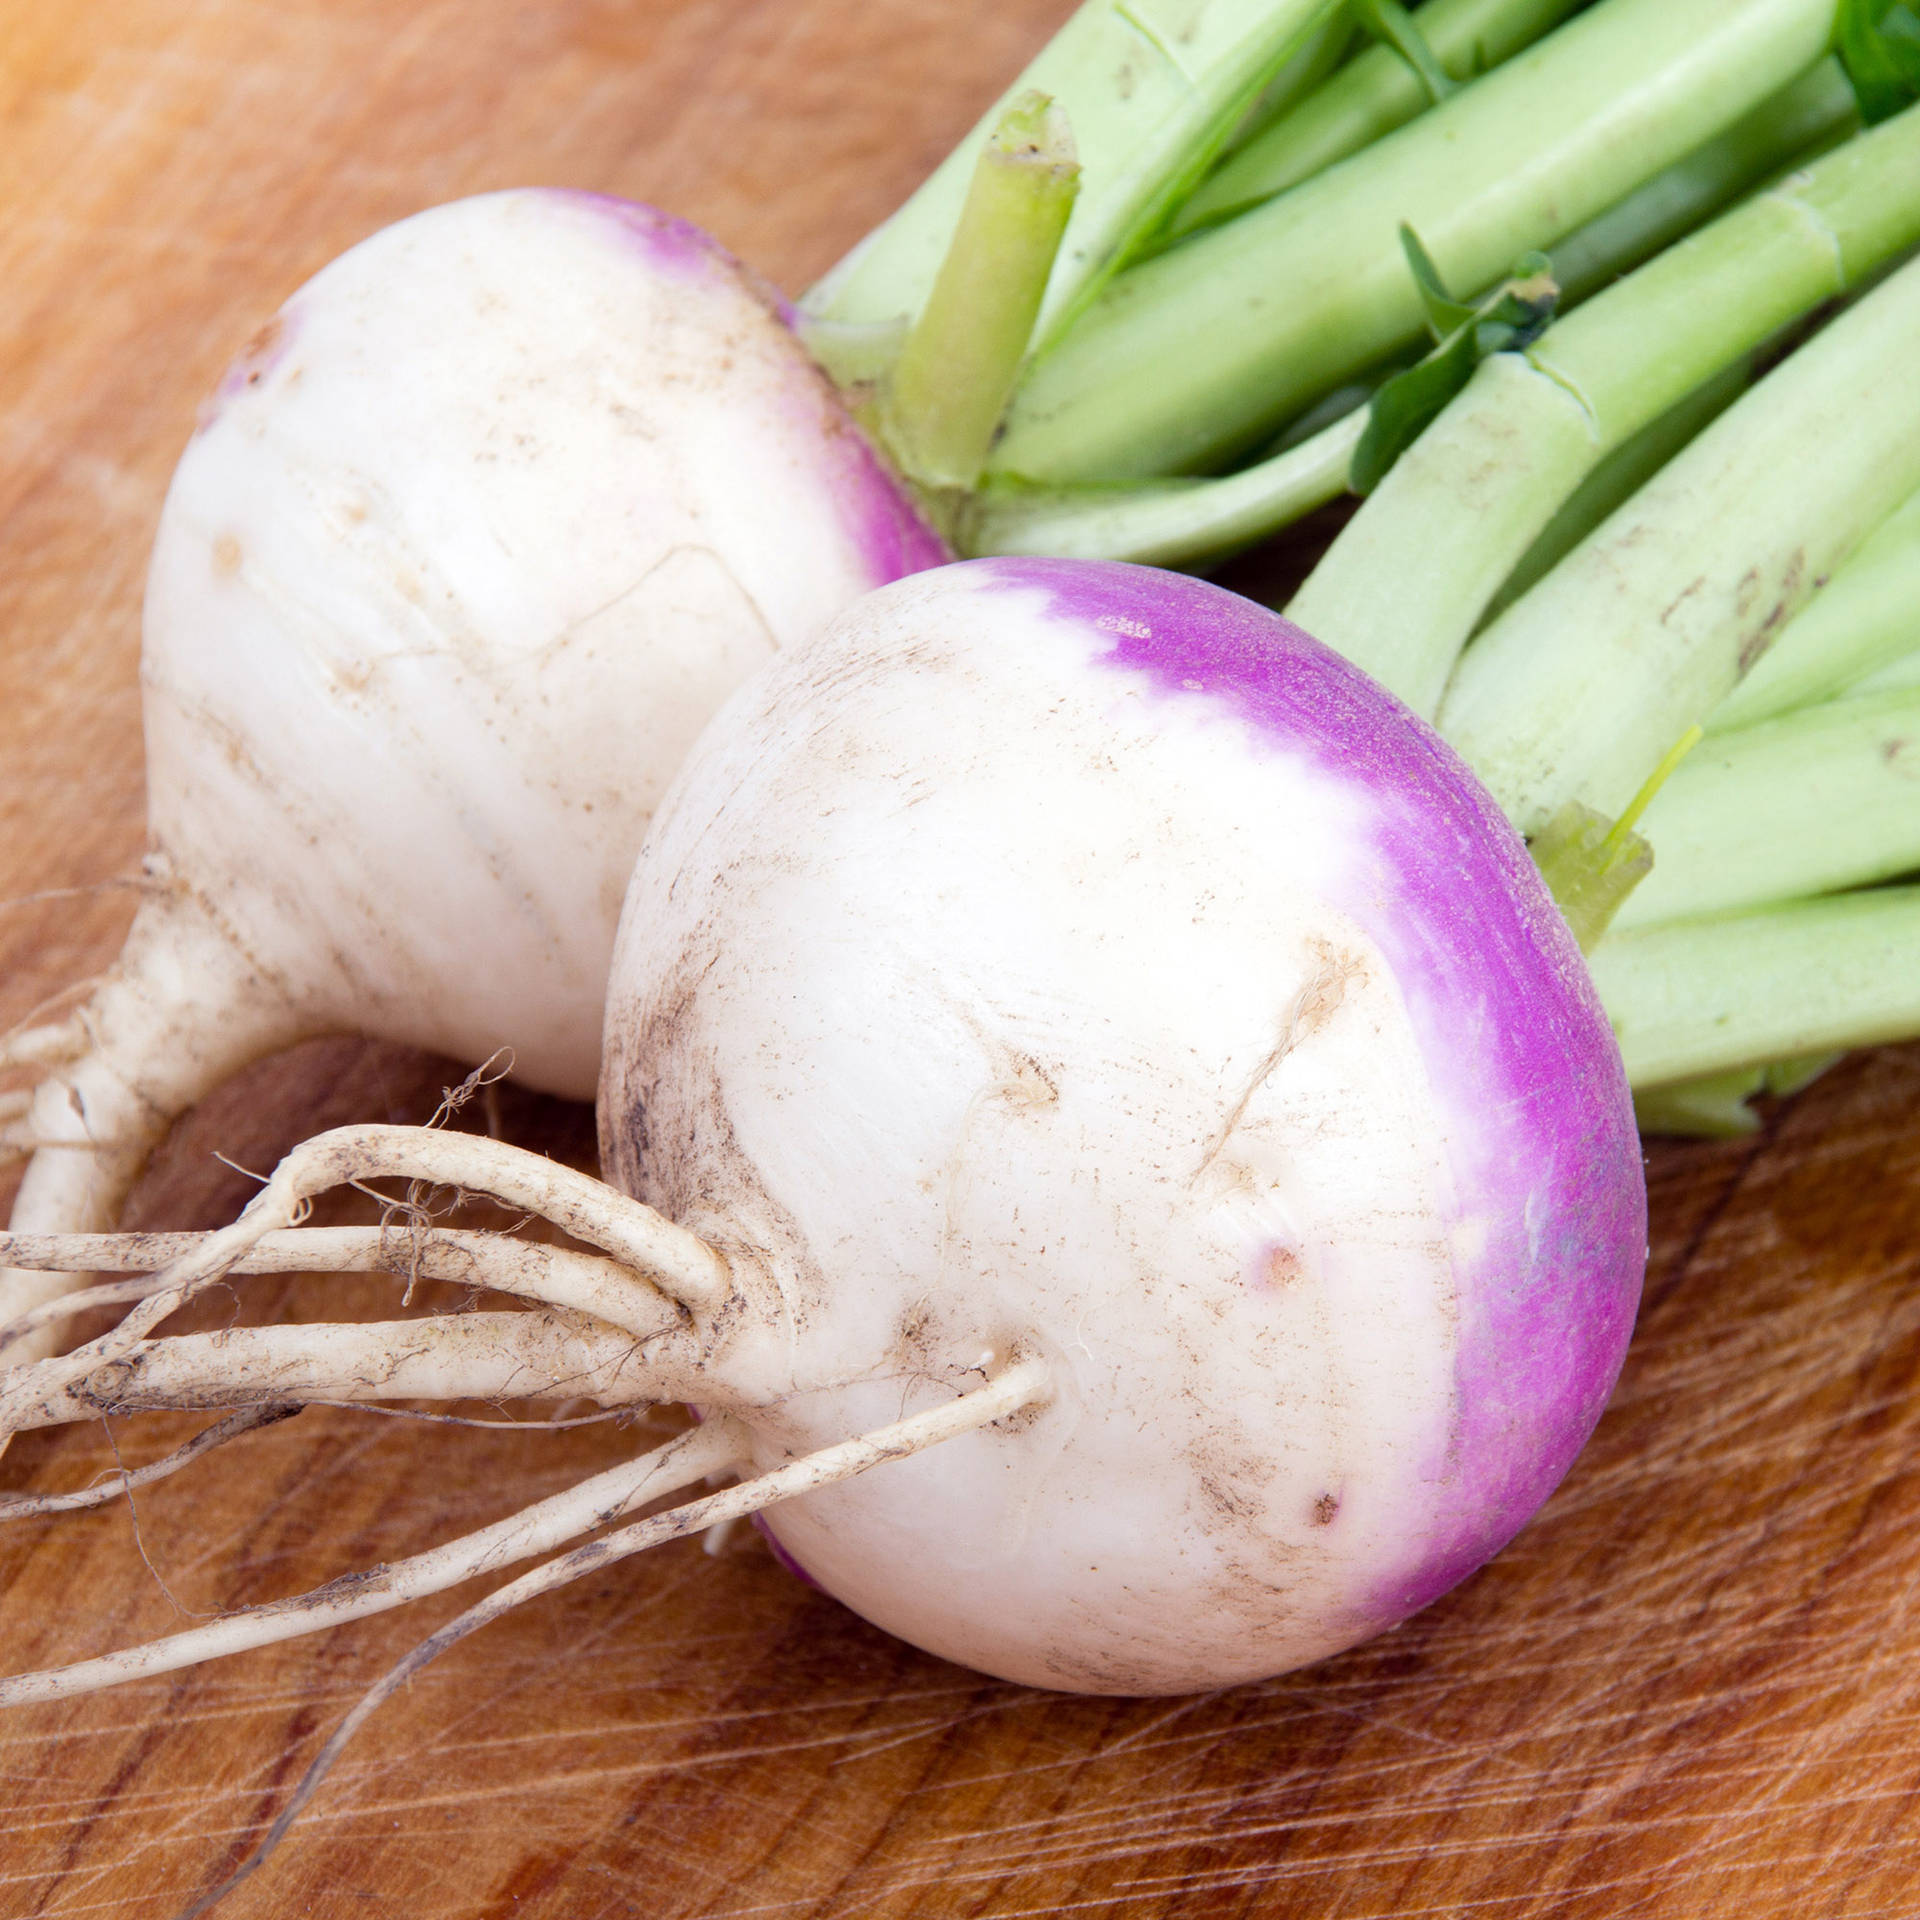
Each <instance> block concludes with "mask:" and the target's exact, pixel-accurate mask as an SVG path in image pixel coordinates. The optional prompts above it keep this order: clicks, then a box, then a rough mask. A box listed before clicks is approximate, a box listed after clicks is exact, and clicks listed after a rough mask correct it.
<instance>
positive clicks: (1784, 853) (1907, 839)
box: [1617, 690, 1920, 968]
mask: <svg viewBox="0 0 1920 1920" xmlns="http://www.w3.org/2000/svg"><path fill="white" fill-rule="evenodd" d="M1644 831H1645V833H1646V836H1647V838H1648V839H1649V840H1650V841H1651V842H1652V843H1653V849H1654V860H1655V864H1654V869H1653V872H1652V874H1651V875H1650V876H1649V878H1648V879H1647V880H1646V882H1645V883H1644V884H1643V885H1642V886H1641V887H1640V889H1639V891H1638V892H1637V893H1635V895H1634V896H1633V898H1632V899H1631V900H1630V901H1628V902H1627V903H1626V905H1625V906H1624V907H1623V908H1622V909H1621V912H1620V915H1619V919H1618V921H1617V924H1618V925H1619V926H1621V927H1623V928H1624V927H1628V926H1643V925H1647V924H1650V923H1652V922H1654V921H1660V920H1673V919H1679V918H1683V917H1686V918H1691V917H1694V916H1696V915H1699V914H1703V913H1719V912H1722V911H1725V910H1728V909H1731V908H1738V907H1750V906H1760V905H1762V904H1764V903H1766V902H1768V901H1775V900H1798V899H1802V898H1805V897H1806V896H1808V895H1810V894H1816V893H1833V892H1837V891H1838V890H1840V889H1841V888H1843V887H1853V886H1864V885H1867V884H1869V883H1871V882H1874V881H1879V880H1888V879H1892V878H1893V877H1895V876H1896V875H1899V874H1903V873H1908V872H1911V871H1914V870H1916V869H1920V692H1916V691H1913V690H1907V691H1905V692H1900V693H1890V694H1882V695H1878V696H1865V697H1862V698H1859V699H1853V700H1837V701H1833V702H1830V703H1829V704H1827V705H1825V706H1818V707H1809V708H1805V709H1803V710H1801V711H1800V712H1797V713H1790V714H1784V715H1782V716H1780V717H1779V718H1777V719H1774V720H1769V721H1766V722H1763V723H1762V724H1761V725H1759V726H1755V727H1748V728H1744V729H1743V730H1741V731H1740V732H1738V733H1726V734H1718V735H1716V736H1715V737H1714V738H1713V740H1712V741H1711V742H1710V743H1708V744H1707V745H1705V746H1703V747H1701V748H1700V750H1699V751H1698V752H1696V753H1695V754H1694V755H1693V757H1692V758H1691V759H1690V760H1688V762H1687V764H1686V765H1685V766H1684V767H1682V768H1680V770H1679V771H1678V772H1677V773H1676V774H1675V775H1674V777H1673V779H1672V780H1671V781H1670V782H1669V783H1668V785H1667V786H1666V788H1665V789H1664V791H1662V792H1661V793H1660V795H1659V796H1658V797H1657V798H1656V799H1655V800H1654V801H1653V803H1652V805H1651V806H1650V807H1649V808H1648V811H1647V815H1646V821H1645V826H1644ZM1914 964H1915V966H1916V968H1920V954H1917V955H1916V956H1915V960H1914Z"/></svg>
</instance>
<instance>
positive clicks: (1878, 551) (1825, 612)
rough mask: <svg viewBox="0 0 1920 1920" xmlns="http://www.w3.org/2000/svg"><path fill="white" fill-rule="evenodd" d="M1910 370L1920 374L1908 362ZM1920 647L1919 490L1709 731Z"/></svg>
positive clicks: (1773, 710) (1844, 681)
mask: <svg viewBox="0 0 1920 1920" xmlns="http://www.w3.org/2000/svg"><path fill="white" fill-rule="evenodd" d="M1908 377H1910V378H1914V377H1920V367H1915V366H1913V365H1912V364H1911V363H1910V364H1909V367H1908ZM1915 647H1920V493H1916V494H1913V495H1911V496H1910V497H1909V498H1908V499H1907V500H1906V502H1905V503H1904V504H1903V505H1902V506H1900V507H1898V508H1897V509H1895V511H1894V512H1893V513H1891V514H1890V515H1889V516H1888V517H1887V519H1886V520H1885V521H1884V522H1883V523H1882V524H1881V525H1880V527H1879V528H1878V529H1877V530H1876V531H1875V533H1874V534H1873V535H1872V537H1871V538H1869V539H1868V540H1867V541H1866V542H1865V543H1864V544H1863V545H1862V546H1861V548H1860V551H1859V552H1858V553H1856V554H1855V555H1854V556H1853V558H1852V559H1851V560H1849V561H1848V562H1847V564H1846V565H1845V566H1844V567H1842V568H1841V569H1840V571H1839V572H1838V573H1837V574H1835V575H1834V577H1833V580H1832V582H1831V583H1830V584H1829V585H1828V586H1827V587H1826V588H1825V589H1824V591H1822V592H1821V593H1820V594H1819V596H1818V597H1817V598H1816V599H1815V600H1814V601H1813V603H1812V605H1811V606H1809V607H1807V608H1806V610H1805V611H1804V612H1802V613H1801V614H1800V615H1799V617H1798V618H1797V619H1795V620H1793V621H1792V622H1790V623H1789V624H1788V626H1787V627H1786V629H1785V630H1784V631H1783V632H1782V633H1781V635H1780V638H1779V639H1778V640H1776V641H1775V642H1774V643H1773V645H1772V646H1771V647H1770V648H1768V650H1767V651H1766V653H1765V654H1764V655H1762V657H1761V659H1760V662H1759V664H1758V665H1757V666H1755V668H1754V669H1753V671H1752V672H1751V673H1749V674H1748V675H1747V677H1746V678H1745V679H1744V680H1742V681H1741V682H1740V684H1739V685H1738V686H1737V687H1735V688H1734V690H1733V691H1732V692H1731V693H1730V694H1728V695H1727V697H1726V698H1725V699H1724V700H1722V701H1721V702H1720V704H1719V705H1718V706H1717V707H1715V708H1714V710H1713V712H1712V714H1711V715H1710V716H1709V718H1708V720H1707V731H1708V732H1709V733H1727V732H1732V731H1734V730H1735V729H1737V728H1742V727H1750V726H1753V725H1754V724H1755V723H1757V722H1758V721H1761V720H1766V719H1770V718H1772V717H1773V716H1774V715H1775V714H1780V713H1787V712H1790V711H1791V710H1792V709H1793V708H1795V707H1803V706H1805V705H1807V704H1808V703H1809V702H1810V701H1814V700H1826V699H1830V698H1832V697H1833V695H1835V694H1836V693H1838V692H1840V691H1841V689H1843V688H1845V687H1848V686H1851V685H1852V684H1853V683H1855V682H1856V681H1861V680H1865V679H1867V678H1868V677H1869V676H1871V675H1873V674H1876V673H1877V672H1878V671H1879V670H1880V669H1881V668H1882V667H1884V666H1888V665H1890V664H1892V663H1893V662H1895V661H1897V660H1899V659H1900V658H1901V657H1902V656H1903V655H1905V654H1907V653H1909V652H1911V651H1912V650H1913V649H1914V648H1915Z"/></svg>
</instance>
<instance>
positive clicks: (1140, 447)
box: [992, 0, 1832, 585]
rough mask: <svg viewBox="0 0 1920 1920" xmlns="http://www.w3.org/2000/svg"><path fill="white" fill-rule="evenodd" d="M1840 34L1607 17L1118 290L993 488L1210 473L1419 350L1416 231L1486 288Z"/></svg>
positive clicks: (1027, 398)
mask: <svg viewBox="0 0 1920 1920" xmlns="http://www.w3.org/2000/svg"><path fill="white" fill-rule="evenodd" d="M1831 26H1832V0H1601V4H1600V5H1598V6H1596V7H1594V8H1593V9H1592V11H1590V12H1588V13H1585V14H1581V15H1578V16H1576V17H1575V18H1574V19H1572V20H1570V21H1569V22H1567V24H1566V25H1565V26H1563V27H1561V28H1560V29H1559V30H1558V31H1557V32H1555V33H1554V34H1552V35H1551V36H1550V37H1549V38H1547V39H1546V40H1544V41H1542V42H1540V43H1539V44H1538V45H1537V46H1535V47H1533V48H1531V49H1529V50H1528V51H1527V52H1526V53H1524V54H1522V55H1520V56H1519V57H1518V58H1517V59H1514V60H1511V61H1509V62H1508V63H1507V64H1506V65H1505V66H1503V67H1499V68H1496V69H1495V70H1494V71H1493V72H1492V73H1490V74H1488V75H1486V76H1485V77H1484V78H1483V79H1480V80H1476V81H1475V82H1474V83H1473V84H1472V85H1470V86H1467V87H1464V88H1462V89H1461V90H1460V91H1459V92H1458V93H1456V94H1454V95H1453V96H1452V97H1451V98H1449V99H1447V100H1445V101H1443V102H1442V103H1441V104H1440V105H1439V106H1437V107H1435V108H1434V109H1433V110H1432V111H1431V112H1429V113H1425V114H1422V115H1421V116H1420V118H1419V119H1418V120H1417V121H1415V122H1414V123H1412V124H1411V125H1409V126H1406V127H1402V128H1401V129H1400V130H1399V132H1397V133H1393V134H1389V135H1388V136H1387V137H1386V138H1385V139H1384V140H1381V141H1378V142H1376V143H1375V144H1374V145H1373V146H1371V147H1368V148H1367V149H1366V150H1365V151H1363V152H1361V153H1357V154H1355V155H1354V156H1353V157H1352V158H1351V159H1349V160H1346V161H1343V162H1342V163H1341V164H1340V165H1339V166H1337V167H1334V168H1332V169H1330V170H1329V171H1328V172H1326V173H1322V174H1318V175H1316V176H1315V177H1314V178H1313V179H1311V180H1308V181H1304V182H1303V183H1302V184H1301V185H1300V186H1298V187H1296V188H1295V189H1294V190H1293V191H1292V192H1290V193H1287V194H1283V195H1281V196H1280V197H1279V198H1278V199H1276V200H1271V201H1268V202H1267V203H1266V204H1265V205H1264V206H1261V207H1257V208H1255V209H1254V210H1253V211H1252V212H1251V213H1247V214H1243V215H1242V216H1241V217H1240V218H1239V219H1238V220H1234V221H1230V222H1229V223H1228V224H1227V225H1225V226H1223V227H1216V228H1214V229H1213V230H1211V231H1210V232H1207V233H1202V234H1197V235H1195V236H1194V238H1193V239H1192V240H1190V241H1189V242H1188V243H1186V244H1185V245H1183V246H1179V247H1175V248H1173V249H1172V250H1171V251H1169V252H1167V253H1163V254H1160V255H1158V256H1156V257H1155V258H1154V259H1152V260H1148V261H1146V262H1144V263H1143V264H1142V265H1140V266H1138V267H1135V268H1133V269H1132V270H1130V271H1129V272H1127V273H1124V274H1121V275H1120V276H1119V277H1118V278H1116V279H1115V280H1114V281H1113V282H1112V283H1111V284H1110V285H1109V286H1108V287H1107V289H1106V290H1105V292H1104V293H1103V294H1102V295H1101V296H1100V298H1099V299H1098V300H1097V301H1096V302H1095V303H1094V304H1093V305H1092V306H1091V307H1090V308H1089V309H1088V310H1087V312H1086V313H1085V314H1084V315H1083V316H1082V318H1081V319H1080V321H1079V323H1078V324H1077V325H1076V326H1075V327H1074V328H1073V329H1072V330H1071V332H1070V333H1068V334H1067V335H1066V336H1065V337H1064V338H1063V339H1061V340H1060V341H1058V342H1057V343H1056V344H1055V345H1054V346H1052V347H1051V348H1050V349H1048V350H1047V351H1045V352H1043V353H1041V354H1040V355H1039V356H1038V357H1037V358H1036V359H1035V361H1034V362H1033V364H1032V366H1031V367H1030V368H1029V370H1028V372H1027V374H1026V376H1025V378H1024V379H1023V381H1022V383H1021V386H1020V388H1019V390H1018V391H1017V392H1016V393H1015V396H1014V401H1013V405H1012V408H1011V409H1010V411H1009V414H1008V418H1007V426H1006V430H1005V432H1004V434H1003V436H1002V438H1001V441H1000V444H999V446H998V447H997V449H996V451H995V454H994V458H993V462H992V467H993V470H995V471H998V472H1002V473H1009V474H1018V475H1021V476H1023V477H1025V478H1027V479H1030V480H1036V481H1042V482H1045V483H1047V484H1059V483H1061V482H1070V481H1074V480H1088V479H1126V478H1136V477H1140V476H1143V475H1150V474H1156V473H1172V472H1185V471H1193V470H1196V469H1202V468H1205V467H1208V466H1213V465H1218V464H1220V463H1221V462H1222V461H1224V460H1225V459H1227V458H1228V457H1229V456H1231V455H1232V454H1233V453H1235V452H1236V451H1237V450H1239V449H1241V448H1243V447H1246V446H1249V445H1253V444H1256V443H1257V442H1258V441H1259V440H1260V438H1261V437H1262V436H1263V435H1264V434H1268V433H1271V432H1272V431H1273V430H1274V429H1275V427H1276V426H1277V425H1278V424H1279V423H1280V422H1281V421H1283V420H1285V419H1286V418H1287V417H1288V416H1289V415H1291V414H1293V413H1296V412H1298V411H1300V409H1301V408H1303V407H1304V406H1306V405H1308V404H1309V403H1310V402H1311V401H1312V400H1313V398H1314V397H1315V395H1316V394H1318V393H1320V392H1322V391H1324V390H1325V389H1326V388H1328V387H1330V386H1334V385H1337V384H1338V383H1339V382H1340V381H1341V380H1343V379H1345V378H1346V377H1347V376H1349V375H1350V374H1351V373H1353V372H1355V371H1357V370H1359V369H1361V368H1364V367H1367V366H1370V365H1373V364H1374V363H1376V362H1377V361H1379V360H1381V359H1382V358H1384V357H1386V356H1387V355H1389V354H1391V353H1393V352H1394V351H1396V350H1398V349H1400V348H1402V347H1404V346H1406V345H1407V344H1408V343H1410V342H1412V341H1413V340H1415V339H1416V338H1418V337H1419V335H1420V334H1421V332H1422V331H1423V328H1424V324H1425V315H1424V310H1423V308H1422V306H1421V302H1420V298H1419V295H1418V292H1417V289H1416V288H1415V285H1414V282H1413V280H1412V277H1411V276H1410V275H1409V274H1408V272H1407V267H1406V259H1405V255H1404V253H1403V251H1402V248H1401V243H1400V227H1401V224H1402V223H1403V222H1405V223H1409V224H1411V225H1412V227H1413V228H1414V229H1415V231H1416V232H1417V233H1418V234H1419V235H1420V237H1421V239H1422V240H1423V241H1424V242H1425V243H1426V246H1427V249H1428V251H1429V252H1430V253H1431V255H1432V256H1433V258H1434V260H1435V261H1436V263H1437V264H1438V267H1439V269H1440V272H1441V274H1442V276H1443V278H1444V279H1445V280H1446V282H1447V284H1448V285H1450V286H1454V287H1457V288H1461V289H1472V288H1479V287H1484V286H1488V285H1491V284H1492V283H1493V282H1495V281H1497V280H1498V279H1500V278H1501V276H1502V275H1503V274H1504V273H1505V272H1506V271H1507V269H1508V268H1509V267H1510V266H1511V265H1512V263H1513V261H1514V259H1515V257H1516V256H1517V255H1518V254H1520V253H1522V252H1524V251H1525V250H1527V249H1528V248H1531V247H1541V246H1547V245H1550V244H1551V243H1552V242H1553V241H1554V240H1556V239H1558V238H1559V237H1560V236H1561V235H1562V234H1565V233H1569V232H1571V231H1572V230H1573V229H1574V228H1576V227H1578V226H1580V225H1582V224H1583V223H1584V222H1585V221H1587V220H1589V219H1591V218H1592V217H1593V216H1594V215H1595V214H1597V213H1599V212H1600V211H1601V210H1602V209H1603V208H1605V207H1607V206H1610V205H1611V204H1612V203H1613V202H1614V201H1616V200H1618V199H1619V198H1620V197H1621V196H1622V195H1623V194H1625V193H1627V192H1629V191H1630V190H1631V189H1632V188H1634V187H1635V186H1637V185H1638V184H1639V183H1640V182H1641V181H1643V180H1645V179H1647V178H1649V177H1650V176H1651V175H1653V174H1655V173H1658V172H1659V171H1660V170H1661V169H1662V168H1663V167H1665V166H1668V165H1669V164H1671V163H1672V162H1673V161H1675V160H1677V159H1679V158H1680V156H1681V155H1682V154H1685V153H1687V152H1689V151H1691V150H1692V149H1693V148H1694V147H1696V146H1698V145H1699V144H1700V143H1701V141H1703V140H1705V139H1708V138H1710V137H1711V136H1712V135H1713V134H1715V133H1717V132H1719V131H1720V130H1721V129H1722V128H1724V127H1725V126H1727V125H1729V124H1730V123H1731V122H1732V121H1734V120H1736V119H1738V118H1739V117H1740V116H1741V114H1743V113H1744V112H1746V111H1747V109H1748V108H1750V107H1752V106H1753V105H1755V104H1756V103H1757V102H1759V101H1760V100H1762V99H1764V98H1765V97H1766V96H1767V95H1768V94H1769V93H1771V92H1773V91H1774V90H1775V89H1777V88H1778V87H1781V86H1783V85H1785V84H1786V82H1787V81H1789V80H1790V79H1791V78H1792V77H1793V76H1794V75H1795V74H1797V73H1799V72H1801V71H1803V70H1804V69H1805V68H1806V67H1808V66H1810V65H1811V64H1812V63H1813V62H1814V61H1815V60H1816V59H1817V58H1819V57H1820V55H1821V54H1822V53H1823V52H1824V50H1825V46H1826V38H1827V34H1828V32H1829V31H1830V29H1831ZM1655 411H1658V409H1655ZM1495 584H1496V585H1497V584H1498V583H1497V582H1496V583H1495Z"/></svg>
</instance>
